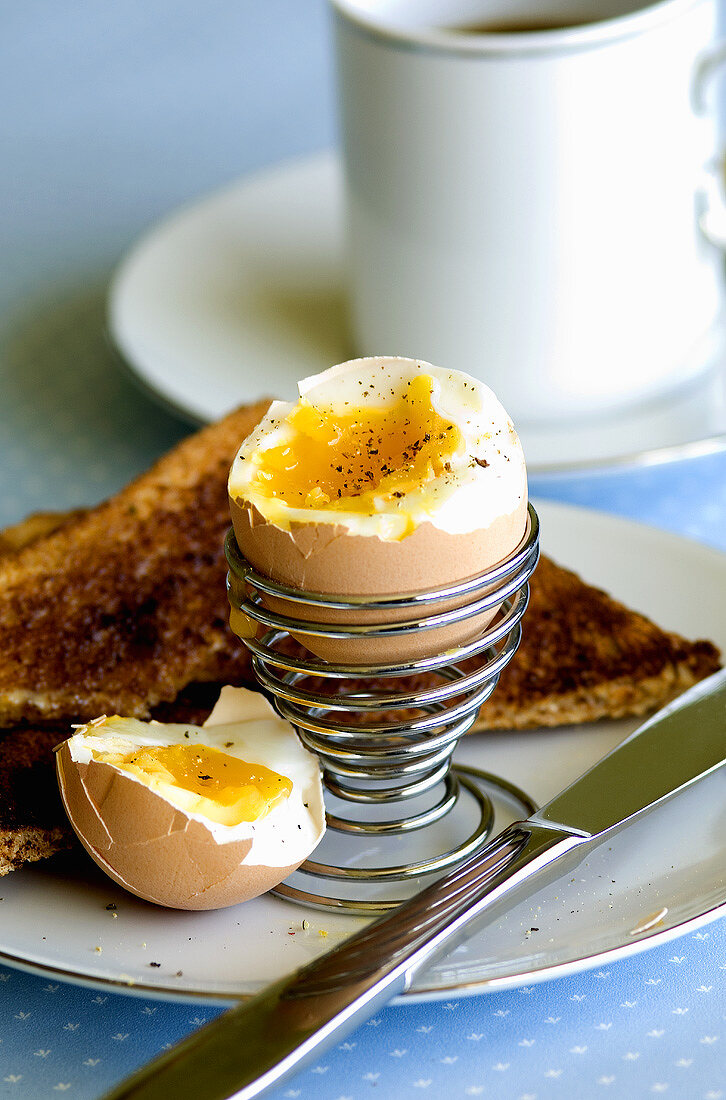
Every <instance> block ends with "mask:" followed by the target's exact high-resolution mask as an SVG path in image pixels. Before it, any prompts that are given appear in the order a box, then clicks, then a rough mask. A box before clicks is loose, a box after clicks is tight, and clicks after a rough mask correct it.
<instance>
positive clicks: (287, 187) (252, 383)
mask: <svg viewBox="0 0 726 1100" xmlns="http://www.w3.org/2000/svg"><path fill="white" fill-rule="evenodd" d="M341 224H342V218H341V185H340V170H339V165H338V161H337V158H336V157H334V156H333V155H332V154H330V153H328V154H319V155H317V156H315V157H312V158H309V159H307V160H304V161H297V162H294V163H292V164H286V165H283V166H282V167H280V168H276V169H273V170H271V171H267V172H265V173H262V174H260V175H256V176H252V177H250V178H247V179H244V180H242V181H240V182H239V183H237V184H235V185H234V186H232V187H230V188H229V189H227V190H225V191H222V192H220V193H218V194H215V195H212V196H211V197H210V198H206V199H204V200H202V201H201V202H199V203H197V204H196V205H194V206H191V207H189V208H188V209H185V210H182V211H181V212H180V213H177V214H175V215H174V216H172V217H171V218H170V219H169V220H167V221H164V222H163V223H162V224H161V225H160V226H159V227H157V228H156V229H153V230H152V231H151V232H150V233H149V234H148V236H146V237H145V238H144V239H143V240H142V241H141V242H140V243H139V244H138V245H137V246H136V247H135V248H134V249H133V250H132V252H131V253H130V255H129V256H128V257H127V259H126V260H125V261H124V262H123V263H122V265H121V267H120V268H119V270H118V272H117V274H116V276H115V279H114V281H113V284H112V287H111V295H110V303H109V326H110V331H111V335H112V337H113V339H114V341H115V343H116V345H117V347H118V348H119V349H120V351H121V353H122V355H123V357H124V358H125V360H126V362H127V363H128V364H129V366H130V367H131V369H132V371H133V372H134V373H135V375H136V377H137V379H138V380H140V381H141V382H142V383H143V384H144V386H145V387H146V388H147V389H148V390H150V391H151V392H152V393H153V394H154V395H155V396H156V397H159V398H161V399H162V400H163V401H164V402H165V403H166V404H167V405H169V406H171V407H172V408H174V409H175V410H176V411H177V412H181V413H182V414H184V415H186V416H188V417H191V418H192V419H193V420H196V421H202V422H205V421H209V420H216V419H217V418H218V417H220V416H222V415H223V414H224V413H226V412H228V411H229V410H230V409H232V408H234V407H235V406H236V405H238V404H241V403H242V402H245V401H253V400H256V399H257V398H259V397H266V396H270V395H272V396H276V397H281V398H288V397H292V396H293V395H294V392H295V382H296V380H297V379H298V378H304V377H305V376H306V375H308V374H315V373H317V372H318V371H320V370H324V369H325V368H326V367H329V366H331V365H332V364H333V363H339V362H342V361H343V360H345V359H348V358H350V357H351V356H352V355H353V350H352V348H351V346H350V343H349V340H348V335H347V326H346V312H345V296H344V289H343V271H342V229H341ZM722 342H723V337H722V335H721V334H720V333H713V334H711V336H710V337H709V339H708V340H707V341H706V342H704V344H703V346H701V347H700V348H699V350H698V351H697V352H696V353H695V355H694V360H695V362H694V364H693V366H694V370H695V369H696V368H697V367H699V366H700V365H701V364H710V366H708V368H707V369H705V370H704V371H702V372H701V373H699V374H697V378H696V380H695V381H692V382H691V383H690V384H689V386H688V388H686V389H680V390H678V391H677V392H675V393H670V394H668V395H667V396H665V397H662V398H660V399H659V400H658V401H653V402H652V403H650V404H647V405H643V406H640V407H638V408H637V409H635V410H632V411H629V412H627V413H618V414H617V415H611V416H608V417H599V418H597V419H593V420H591V421H582V420H578V421H574V422H572V423H569V422H568V423H567V424H566V425H563V424H562V423H556V424H546V425H542V426H536V427H535V426H533V425H527V424H518V425H517V427H518V430H519V433H520V435H521V437H522V441H523V443H524V448H525V453H526V455H527V464H528V466H529V469H530V471H532V472H536V473H546V472H558V471H562V470H568V469H574V468H582V467H586V466H590V465H593V464H595V465H607V464H613V463H616V462H617V463H621V462H627V463H635V462H638V461H647V462H658V461H665V460H668V459H673V458H676V457H682V456H683V455H685V454H702V453H704V452H709V451H713V450H722V449H724V448H726V365H725V361H726V356H725V355H724V354H723V352H722V347H721V344H722ZM384 350H385V349H384Z"/></svg>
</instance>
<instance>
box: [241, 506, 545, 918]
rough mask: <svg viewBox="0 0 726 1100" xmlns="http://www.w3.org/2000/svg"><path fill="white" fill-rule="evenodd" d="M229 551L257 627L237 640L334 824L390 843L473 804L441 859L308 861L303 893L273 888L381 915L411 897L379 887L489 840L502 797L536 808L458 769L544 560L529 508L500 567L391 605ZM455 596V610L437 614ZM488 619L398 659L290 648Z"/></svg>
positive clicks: (436, 854)
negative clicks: (358, 614)
mask: <svg viewBox="0 0 726 1100" xmlns="http://www.w3.org/2000/svg"><path fill="white" fill-rule="evenodd" d="M225 553H226V556H227V562H228V564H229V573H228V576H227V589H228V595H229V601H230V604H231V606H232V608H234V609H236V610H237V612H240V613H242V615H243V616H244V617H245V619H246V620H247V622H248V623H249V626H250V629H249V634H250V635H253V634H254V635H255V636H249V637H242V641H243V642H244V644H245V645H246V646H247V648H248V649H249V650H250V652H251V655H252V667H253V671H254V673H255V675H256V677H257V679H258V681H259V683H260V685H261V687H262V688H263V689H264V690H265V691H266V692H267V693H268V694H269V695H270V696H271V697H272V699H273V701H274V704H275V707H276V709H277V710H278V712H279V713H280V715H281V716H282V717H283V718H286V719H287V720H288V721H289V722H291V723H292V724H293V725H294V726H295V728H296V729H297V731H298V734H299V736H300V738H301V740H302V741H303V743H304V744H305V745H306V747H307V748H308V749H309V750H310V751H311V752H314V753H315V754H316V755H317V756H318V758H319V760H320V763H321V766H322V770H323V780H324V784H325V787H326V788H327V791H328V792H329V796H332V798H331V797H326V806H327V811H328V812H327V815H326V817H327V825H328V829H329V830H334V831H335V832H337V833H338V834H342V835H348V836H355V837H358V838H367V840H368V842H369V843H370V842H371V841H375V843H376V845H377V844H378V842H379V841H381V840H383V839H384V838H391V837H393V838H395V837H400V836H403V835H406V834H411V833H414V832H418V831H419V830H423V829H424V828H427V827H431V826H433V825H435V823H438V822H441V821H443V820H444V819H446V818H447V816H448V815H450V814H451V811H452V810H453V808H454V807H455V806H456V805H457V803H458V801H459V799H460V798H461V797H462V795H466V796H467V797H468V798H469V799H471V800H473V804H474V807H475V809H476V810H478V813H476V814H475V823H474V825H473V826H467V828H466V835H464V836H463V837H458V838H457V839H456V840H455V842H454V843H452V844H448V845H447V846H445V847H444V849H443V850H437V849H436V842H434V844H433V847H434V851H433V853H430V852H429V853H425V854H423V855H419V856H414V857H411V861H410V862H406V863H400V862H396V863H390V862H387V863H386V864H384V865H375V866H365V867H364V866H357V865H356V860H357V853H356V852H352V853H351V852H350V851H348V853H347V857H346V856H344V857H343V858H338V859H337V860H336V862H334V863H333V862H331V863H321V862H318V861H314V860H307V861H306V862H305V863H304V864H303V865H302V867H301V868H300V869H299V871H298V872H296V873H295V876H293V878H298V877H299V876H304V878H301V879H300V881H301V882H304V883H305V887H302V886H301V887H298V886H296V885H294V884H293V882H292V881H291V880H286V882H285V883H282V884H281V885H280V886H279V887H278V888H277V891H276V892H277V893H278V894H281V895H283V896H285V897H289V898H293V899H295V900H296V901H300V902H304V903H306V904H309V905H312V906H314V907H316V908H323V909H329V908H331V907H332V908H344V909H348V910H351V911H356V912H360V913H366V914H368V913H378V912H382V911H385V910H387V909H389V908H391V907H393V906H394V905H396V904H398V903H399V902H400V901H401V900H403V898H402V897H400V896H399V897H395V898H391V897H381V896H376V895H377V894H380V891H378V890H376V889H372V888H373V887H376V888H377V887H380V886H381V885H382V884H388V883H392V882H393V883H396V882H409V883H410V882H415V883H416V885H417V887H419V886H420V880H421V879H422V877H423V878H424V881H425V876H427V875H434V874H437V873H441V872H442V871H444V870H445V869H446V868H449V867H451V866H452V865H453V864H455V863H457V862H459V861H460V860H462V859H464V858H465V857H466V856H468V855H470V854H471V853H472V852H473V851H475V850H476V849H477V848H478V847H480V846H482V845H483V844H484V843H485V842H486V840H487V838H488V837H489V836H490V835H491V833H492V830H493V828H494V816H495V814H494V803H493V799H494V797H495V795H496V796H498V797H500V798H501V797H503V798H504V799H505V801H508V802H509V803H510V804H512V803H513V804H514V805H515V807H516V812H517V814H520V813H521V812H522V811H524V816H525V817H526V816H529V814H531V813H532V812H533V811H534V809H535V808H536V807H535V804H534V803H533V802H532V800H531V799H530V798H529V797H528V795H526V794H525V793H524V792H523V791H520V790H519V789H518V788H516V787H514V786H513V785H512V784H510V783H508V782H506V781H505V780H502V779H499V778H497V777H495V776H492V775H490V774H489V773H487V772H482V771H479V770H478V769H474V768H463V767H452V766H451V757H452V754H453V752H454V749H455V748H456V745H457V743H458V741H459V740H460V738H461V737H462V736H463V735H464V734H465V733H466V732H467V731H468V730H469V729H470V728H471V726H472V725H473V723H474V721H475V719H476V715H477V712H478V710H479V708H480V706H481V705H482V704H483V703H485V702H486V700H487V699H488V698H489V696H490V695H491V693H492V692H493V691H494V689H495V687H496V684H497V680H498V678H499V674H500V673H501V671H502V669H503V668H504V667H505V666H506V665H507V664H508V662H509V661H510V660H511V658H512V656H513V655H514V652H515V650H516V648H517V646H518V644H519V639H520V633H521V629H520V620H521V618H522V616H523V614H524V611H525V609H526V606H527V600H528V597H529V588H528V581H529V578H530V576H531V575H532V573H533V571H534V568H535V566H536V564H537V560H538V556H539V521H538V518H537V513H536V512H535V510H534V508H533V507H532V505H530V506H529V513H528V521H527V530H526V532H525V535H524V537H523V539H522V542H521V543H520V545H519V546H518V547H517V549H516V550H515V551H514V552H513V553H512V554H511V555H510V556H509V557H508V558H507V559H505V560H504V561H503V562H500V563H499V564H498V565H496V566H495V567H494V568H492V569H489V570H487V571H486V572H485V573H482V574H480V575H479V576H477V577H474V578H471V579H469V580H466V581H462V582H460V583H459V584H453V585H447V586H444V587H441V588H437V589H434V590H432V591H428V592H416V593H414V594H407V595H405V596H398V597H391V598H386V599H373V600H371V599H369V598H365V597H353V596H350V597H346V598H340V597H336V596H330V595H324V594H320V593H314V592H307V591H301V590H298V589H292V588H289V587H287V586H286V585H283V584H277V583H275V582H274V581H271V580H269V578H267V577H264V576H262V575H260V574H259V573H256V572H255V571H254V570H253V569H252V567H251V566H250V564H249V563H248V562H247V561H246V560H245V558H244V557H243V556H242V554H241V553H240V550H239V547H238V546H237V542H236V539H235V537H234V532H233V531H232V530H230V532H229V533H228V535H227V539H226V543H225ZM265 597H270V598H272V599H275V598H278V599H283V600H285V601H286V602H288V603H291V604H292V605H294V606H296V607H299V608H300V616H299V617H296V616H288V615H283V614H281V613H279V612H276V611H270V610H269V609H268V608H266V607H265V605H264V600H265ZM462 599H464V600H465V601H466V602H465V603H463V604H461V600H462ZM452 600H453V601H456V602H457V603H458V604H459V606H456V607H454V608H453V609H449V610H445V611H437V610H436V608H437V605H441V604H442V603H449V602H450V601H452ZM305 608H310V609H311V614H314V609H324V611H325V612H328V613H329V612H330V611H337V610H339V611H344V612H350V611H360V610H361V609H364V610H365V611H392V612H394V611H395V612H400V611H401V610H405V611H410V612H411V617H410V618H406V619H405V620H403V621H401V620H400V619H398V620H397V621H395V622H390V623H375V624H370V623H356V624H351V623H341V622H335V623H327V622H326V623H324V624H323V623H317V622H311V621H309V620H306V618H305V611H304V609H305ZM485 612H496V614H495V615H494V618H493V619H492V621H491V622H490V623H489V625H488V626H487V627H486V629H484V631H483V632H482V633H481V634H480V635H479V636H478V637H477V638H476V639H475V640H474V641H470V642H468V643H466V644H464V645H460V646H458V647H456V648H454V649H449V650H447V651H446V652H445V653H441V654H438V655H436V656H433V657H424V658H420V659H418V660H409V661H404V662H402V663H399V664H393V663H388V664H378V665H373V666H371V665H357V664H332V663H328V662H326V661H323V660H321V659H320V658H318V657H315V656H314V655H313V654H311V653H309V652H308V651H307V650H305V649H304V647H303V644H295V643H294V642H291V635H294V636H295V638H296V639H297V642H298V643H301V642H302V643H304V640H305V638H308V637H313V636H317V637H322V638H325V639H347V640H350V639H351V638H354V637H355V638H359V637H363V638H376V639H381V638H385V639H388V638H391V637H398V636H401V637H405V636H410V635H411V633H412V632H419V631H426V630H432V629H436V628H441V627H444V626H448V625H450V624H452V623H458V622H463V621H465V620H467V619H470V618H473V617H474V616H481V615H483V614H484V613H485ZM331 803H332V804H333V805H331ZM382 814H383V816H382ZM349 843H350V842H349ZM438 843H439V844H440V843H441V840H440V838H439V841H438ZM323 845H325V839H324V840H323ZM384 846H385V845H384ZM321 847H322V845H321ZM398 848H399V850H400V845H399V846H398ZM366 850H367V849H366ZM399 854H400V851H399ZM348 857H349V858H348ZM330 880H337V882H338V884H342V883H346V884H351V883H353V884H356V885H357V888H354V890H353V892H352V894H351V893H350V889H349V885H348V886H346V888H345V890H344V891H343V893H342V894H341V893H340V885H339V892H338V893H337V894H330V893H328V892H327V890H328V886H327V883H329V882H330ZM361 888H362V889H361ZM409 893H410V891H409ZM406 896H408V895H406Z"/></svg>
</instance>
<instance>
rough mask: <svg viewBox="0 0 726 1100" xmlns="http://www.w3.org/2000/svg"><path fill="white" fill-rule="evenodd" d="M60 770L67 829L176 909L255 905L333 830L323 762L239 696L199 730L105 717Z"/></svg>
mask: <svg viewBox="0 0 726 1100" xmlns="http://www.w3.org/2000/svg"><path fill="white" fill-rule="evenodd" d="M56 764H57V772H58V782H59V786H60V791H61V797H62V799H63V803H64V806H65V809H66V812H67V814H68V817H69V819H70V822H71V824H72V826H73V828H74V829H75V831H76V833H77V834H78V837H79V839H80V841H81V843H82V844H83V845H84V847H85V848H86V850H87V851H88V852H89V854H90V855H91V856H92V857H93V859H94V860H95V861H96V863H97V864H98V865H99V867H101V868H102V869H103V870H104V871H105V872H106V873H107V874H108V875H110V877H111V878H112V879H114V881H115V882H117V883H118V884H119V885H120V886H123V887H125V888H126V889H127V890H130V891H131V893H133V894H137V895H138V896H139V897H142V898H146V899H147V901H153V902H156V903H157V904H159V905H166V906H169V907H171V908H175V909H219V908H222V907H223V906H226V905H235V904H236V903H237V902H241V901H246V900H248V899H249V898H253V897H256V896H257V895H258V894H261V893H263V892H264V891H265V890H269V889H271V887H273V886H276V885H277V884H278V883H279V882H281V881H282V880H283V879H284V878H285V877H286V876H287V875H288V874H289V873H290V872H291V871H293V870H294V869H295V868H296V867H298V866H299V865H300V864H301V863H302V862H303V861H304V860H305V859H306V858H307V857H308V856H309V855H310V853H311V851H312V850H313V848H315V846H316V845H317V843H318V841H319V840H320V838H321V836H322V835H323V832H324V830H325V811H324V808H323V795H322V785H321V780H320V768H319V765H318V761H317V758H316V757H315V756H313V755H312V754H311V753H309V752H307V750H306V749H304V748H303V747H302V745H301V744H300V741H299V740H298V737H297V735H296V733H295V731H294V730H293V728H292V726H290V724H289V723H288V722H285V721H284V720H283V719H281V718H279V717H278V716H277V715H276V713H275V712H274V711H273V709H272V707H271V706H270V705H269V703H268V702H267V701H266V700H265V699H264V698H263V696H262V695H260V694H258V693H256V692H251V691H246V690H245V689H243V688H230V687H226V688H223V689H222V693H221V695H220V698H219V701H218V703H217V705H216V706H215V708H214V710H213V711H212V713H211V715H210V716H209V718H208V719H207V721H206V722H205V724H204V725H203V726H194V725H188V724H183V725H164V724H161V723H158V722H140V721H138V720H137V719H135V718H120V717H109V718H106V717H104V718H98V719H96V720H94V721H93V722H90V723H89V724H88V725H85V726H82V727H80V728H79V729H78V730H77V731H76V733H75V734H74V735H73V736H72V737H71V738H70V739H69V740H68V741H65V742H64V743H63V744H62V745H61V746H60V748H59V749H58V750H57V752H56Z"/></svg>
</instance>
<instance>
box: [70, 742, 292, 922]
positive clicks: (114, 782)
mask: <svg viewBox="0 0 726 1100" xmlns="http://www.w3.org/2000/svg"><path fill="white" fill-rule="evenodd" d="M56 768H57V772H58V784H59V787H60V792H61V797H62V799H63V804H64V806H65V810H66V813H67V814H68V818H69V820H70V822H71V825H72V826H73V828H74V829H75V831H76V833H77V835H78V838H79V840H80V841H81V843H82V844H83V846H84V848H85V849H86V851H87V852H88V854H89V855H90V856H91V858H92V859H93V860H95V862H96V863H97V864H98V866H99V867H100V868H101V869H102V870H103V871H105V872H106V874H107V875H109V877H110V878H112V879H113V880H114V881H115V882H117V883H118V884H119V886H123V887H124V889H126V890H129V891H130V892H131V893H132V894H136V895H137V896H138V897H140V898H145V899H146V901H153V902H155V903H156V904H157V905H165V906H168V907H170V908H173V909H220V908H223V907H224V906H227V905H236V904H237V903H238V902H241V901H247V900H248V899H249V898H253V897H257V896H258V895H259V894H262V893H264V892H265V891H266V890H269V889H271V888H272V887H273V886H276V885H277V884H278V883H279V882H282V880H283V879H284V878H286V877H287V875H289V874H290V873H291V872H292V871H294V870H295V868H296V867H298V866H299V862H298V863H295V864H292V865H290V866H286V867H267V866H246V865H245V864H243V862H242V861H243V860H244V859H245V857H246V856H247V854H248V852H249V851H250V848H251V846H252V841H251V840H250V839H243V840H240V841H231V842H230V843H228V844H217V843H215V840H214V838H213V836H212V833H211V832H210V831H209V829H207V828H206V827H205V826H204V825H203V824H202V823H201V822H199V821H195V820H192V819H190V818H188V817H187V816H186V815H185V814H184V813H182V812H181V811H180V810H178V809H176V808H175V807H174V806H172V805H171V804H170V803H169V802H167V801H166V800H165V799H163V798H162V797H161V796H160V795H158V794H156V793H155V792H154V791H152V790H150V789H149V788H148V787H145V786H144V785H143V784H141V783H139V782H136V781H135V780H133V779H132V778H131V777H130V776H128V775H124V774H123V773H122V772H120V771H118V770H117V769H116V768H114V767H112V766H111V765H110V764H105V763H102V762H100V761H96V760H91V761H90V762H89V763H87V764H86V763H81V762H78V761H75V760H73V758H72V756H71V752H70V749H69V747H68V743H67V742H66V743H64V744H63V745H61V747H60V748H59V749H58V751H57V752H56Z"/></svg>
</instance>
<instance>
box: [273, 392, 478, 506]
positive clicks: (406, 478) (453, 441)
mask: <svg viewBox="0 0 726 1100" xmlns="http://www.w3.org/2000/svg"><path fill="white" fill-rule="evenodd" d="M431 390H432V380H431V378H430V377H429V376H428V375H419V376H417V377H416V378H415V379H413V380H412V381H411V382H409V384H408V388H407V390H406V392H405V394H404V396H403V397H401V398H400V399H399V400H398V401H397V402H396V404H395V405H392V406H389V407H388V408H371V407H361V408H357V409H354V410H353V411H351V412H345V413H340V412H337V411H333V410H332V409H319V408H316V407H315V406H314V405H311V404H310V403H309V402H308V401H306V400H305V398H303V399H301V401H300V402H299V403H298V404H297V405H296V406H295V408H294V409H293V410H292V412H291V413H290V414H289V416H288V417H287V423H288V424H289V425H290V426H291V427H292V428H293V429H294V432H295V437H294V439H292V440H291V441H290V442H289V443H285V444H283V445H281V446H278V447H271V448H270V449H269V450H266V451H263V452H262V453H261V454H260V455H258V456H255V462H256V464H257V472H256V477H255V481H254V484H253V489H254V491H255V492H257V493H259V494H260V495H262V496H264V497H268V498H277V499H279V500H281V501H284V503H285V504H287V505H289V506H291V507H297V508H301V507H302V508H315V509H320V508H325V509H333V510H339V511H342V510H345V511H347V512H350V511H354V512H368V513H372V512H374V511H375V510H376V508H375V498H377V497H380V496H381V495H386V496H388V497H393V498H400V497H403V496H404V495H405V494H406V493H407V492H409V491H410V490H411V489H414V488H419V487H420V486H421V485H422V484H425V483H426V482H428V481H430V480H432V479H433V478H436V477H439V476H441V475H442V474H443V473H445V472H446V471H447V470H448V469H449V460H450V459H451V456H452V455H453V454H454V453H455V451H456V450H457V449H458V448H459V447H460V446H461V445H462V436H461V433H460V431H459V429H458V428H457V427H456V426H455V425H454V424H451V423H450V422H449V421H447V420H446V419H445V418H444V417H442V416H441V415H440V414H439V413H438V412H437V411H436V409H435V408H434V407H433V405H432V403H431ZM364 396H366V397H367V396H368V394H367V393H365V394H364Z"/></svg>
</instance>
